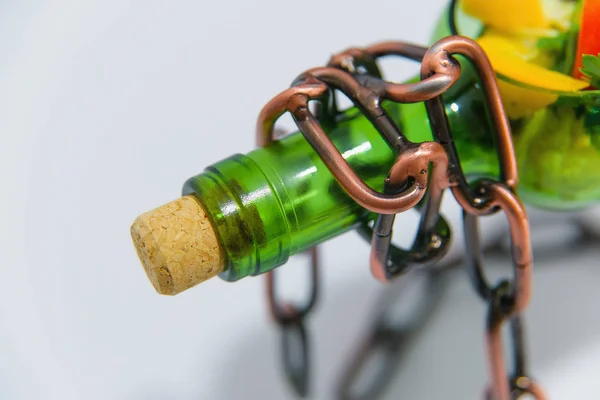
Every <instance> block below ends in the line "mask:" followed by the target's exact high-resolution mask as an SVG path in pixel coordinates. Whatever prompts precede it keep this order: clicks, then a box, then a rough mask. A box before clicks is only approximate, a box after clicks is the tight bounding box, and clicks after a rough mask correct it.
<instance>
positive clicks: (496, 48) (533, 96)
mask: <svg viewBox="0 0 600 400" xmlns="http://www.w3.org/2000/svg"><path fill="white" fill-rule="evenodd" d="M477 42H478V43H479V45H480V46H481V47H482V48H483V50H485V52H486V54H487V56H488V58H489V59H490V62H491V63H492V67H493V68H494V70H495V71H496V73H497V74H500V75H503V76H505V77H507V78H510V79H512V80H514V81H516V82H520V83H522V84H523V85H525V86H520V85H517V84H513V83H510V82H508V81H505V80H502V79H501V78H500V79H498V87H499V89H500V95H501V96H502V102H503V104H504V108H505V110H506V113H507V115H508V116H509V117H510V118H519V117H523V116H525V115H528V114H531V113H532V112H534V111H537V110H539V109H542V108H544V107H546V106H548V105H550V104H552V103H554V102H555V101H556V100H557V99H558V95H557V94H556V93H552V91H558V92H573V91H577V90H581V89H584V88H586V87H588V86H589V83H588V82H586V81H583V80H579V79H575V78H572V77H570V76H568V75H564V74H561V73H559V72H555V71H551V70H549V69H546V68H544V67H542V66H539V65H536V64H534V63H532V62H529V61H527V60H524V59H523V47H522V45H521V44H519V43H518V42H515V41H514V39H511V38H509V37H506V36H502V35H499V34H494V33H490V34H484V35H483V36H481V37H480V38H479V39H477ZM528 86H532V87H528Z"/></svg>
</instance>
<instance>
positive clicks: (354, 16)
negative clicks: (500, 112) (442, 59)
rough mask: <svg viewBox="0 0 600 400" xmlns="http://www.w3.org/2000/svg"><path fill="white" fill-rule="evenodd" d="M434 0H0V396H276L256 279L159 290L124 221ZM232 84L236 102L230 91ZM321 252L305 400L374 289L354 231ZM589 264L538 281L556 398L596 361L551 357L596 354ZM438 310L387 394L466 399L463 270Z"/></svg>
mask: <svg viewBox="0 0 600 400" xmlns="http://www.w3.org/2000/svg"><path fill="white" fill-rule="evenodd" d="M444 3H445V1H443V0H427V1H425V0H423V1H419V2H401V1H397V0H396V1H376V2H370V3H365V2H358V1H355V2H352V1H344V2H341V1H330V2H317V1H305V2H301V3H298V2H281V1H274V0H273V1H263V2H253V1H235V2H216V1H215V2H198V1H181V2H157V1H141V0H140V1H132V0H128V1H125V0H121V1H90V0H87V1H83V0H80V1H70V2H67V1H63V2H60V1H56V2H48V1H47V2H41V1H37V2H12V3H10V2H4V3H3V4H2V5H1V6H0V46H1V47H0V54H2V57H1V60H2V61H1V62H0V88H2V89H1V90H0V116H1V118H0V132H2V145H1V146H0V160H1V161H0V163H1V164H2V166H1V168H0V178H1V180H2V182H3V184H4V195H3V196H2V200H1V201H2V203H1V204H2V206H1V207H0V218H1V219H0V221H2V229H1V230H0V233H1V235H2V236H0V238H1V242H0V246H1V247H0V250H1V251H2V254H3V258H2V265H1V267H0V268H2V272H3V273H2V283H3V285H2V290H1V291H0V398H2V399H33V398H36V399H53V398H60V399H192V398H193V399H216V400H223V399H231V400H235V399H251V398H252V399H253V398H260V399H281V398H288V396H289V393H288V392H287V389H286V387H285V385H284V384H283V382H282V381H281V379H280V374H279V372H278V371H277V369H276V368H277V367H278V365H279V364H278V361H279V357H278V354H277V353H276V351H277V350H278V348H279V346H278V344H279V341H278V336H277V332H276V331H275V329H274V328H273V327H272V326H271V325H270V324H269V323H268V322H267V320H266V313H265V309H264V304H263V297H262V283H263V282H262V279H246V280H243V281H241V282H238V283H236V284H227V283H224V282H222V281H219V280H213V281H210V282H207V283H205V284H202V286H200V287H197V288H195V289H193V290H190V291H188V292H186V293H184V294H182V295H179V296H176V297H174V298H167V297H161V296H158V295H157V294H155V293H154V291H153V290H152V288H151V286H150V284H149V283H148V282H147V280H146V278H145V276H144V274H143V271H142V268H141V266H140V264H139V261H138V260H137V258H136V255H135V252H134V249H133V246H132V244H131V241H130V238H129V225H130V223H131V222H132V220H133V218H135V216H136V215H138V214H139V213H141V212H144V211H146V210H148V209H151V208H153V207H155V206H157V205H160V204H162V203H165V202H167V201H169V200H171V199H173V198H175V197H177V196H178V194H179V192H180V189H181V185H182V183H183V181H184V180H185V179H187V178H188V177H190V176H192V175H194V174H196V173H198V172H200V171H201V170H202V169H203V168H204V166H205V165H207V164H209V163H212V162H215V161H217V160H219V159H221V158H223V157H225V156H227V155H229V154H231V153H234V152H246V151H248V150H249V149H251V148H252V147H253V137H252V127H253V126H254V122H255V118H256V115H257V113H258V111H259V109H260V107H262V105H263V104H264V103H265V102H266V101H268V100H269V99H270V97H272V96H273V95H275V94H276V93H278V92H279V91H281V90H283V89H284V88H285V87H286V86H287V85H288V84H289V83H290V82H291V80H292V79H293V78H294V77H296V76H297V74H298V73H300V72H302V71H303V70H305V69H307V68H309V67H313V66H317V65H322V64H323V63H324V62H325V61H326V60H327V59H328V57H329V55H330V54H331V53H332V52H334V51H338V50H341V49H343V48H346V47H348V46H350V45H366V44H369V43H372V42H376V41H379V40H384V39H405V40H410V41H413V42H417V43H426V41H427V38H428V36H429V33H430V31H431V29H432V27H433V23H434V21H435V19H436V18H437V15H438V14H439V12H440V10H441V8H442V5H443V4H444ZM402 65H404V64H402ZM414 68H416V66H415V67H414ZM415 70H416V69H413V70H411V71H410V72H404V73H402V74H396V73H394V77H395V78H397V79H401V78H403V77H407V76H409V75H411V72H413V71H415ZM232 85H236V87H243V88H245V89H246V91H245V92H243V95H240V96H238V97H233V96H232V95H231V92H230V90H229V89H230V87H231V86H232ZM446 207H447V209H448V210H449V213H450V215H451V216H452V218H453V219H454V220H456V219H457V216H458V213H456V212H455V211H456V210H455V207H454V208H453V205H452V204H451V203H449V204H448V205H447V206H446ZM453 210H454V211H453ZM401 223H402V222H401ZM487 224H488V225H489V226H488V228H489V229H491V231H489V232H492V235H491V236H494V234H493V232H496V234H495V235H496V236H497V235H498V234H499V233H501V232H502V225H501V224H494V223H490V222H487ZM457 233H458V231H457ZM456 242H457V243H460V240H457V241H456ZM459 253H460V251H457V254H459ZM584 256H585V255H584ZM324 257H325V264H326V265H327V268H326V270H325V271H324V286H325V287H324V290H323V296H322V303H321V306H320V308H319V311H318V313H317V314H316V315H315V316H314V318H313V319H312V324H311V326H312V327H313V337H314V342H315V346H316V349H315V351H316V353H317V354H318V355H317V359H316V363H317V365H318V367H317V374H318V377H317V378H316V380H317V385H318V386H317V388H316V389H317V390H316V391H317V393H318V396H316V398H319V399H325V398H330V393H331V392H330V390H331V388H332V387H334V384H333V383H334V382H335V377H336V376H337V373H338V372H339V371H340V369H341V367H342V366H343V364H344V360H345V356H346V355H347V352H348V350H349V349H350V347H351V345H352V344H353V343H355V342H356V340H357V338H358V336H359V333H360V332H361V331H362V330H364V323H366V322H367V321H368V320H369V319H368V315H365V313H367V314H368V313H369V310H370V309H371V307H372V306H373V302H374V301H375V299H376V297H377V293H378V292H379V291H380V286H379V285H378V284H377V283H375V281H374V280H373V279H372V278H371V277H370V274H369V272H368V268H367V266H366V262H367V245H366V244H364V243H362V242H361V241H360V240H359V239H358V238H357V237H356V235H354V234H349V235H346V236H344V237H342V238H339V239H336V240H333V241H331V242H330V243H328V244H327V245H326V246H325V248H324ZM590 257H592V258H590ZM594 257H597V254H595V256H590V255H588V257H587V258H584V259H582V260H583V261H582V262H579V263H578V262H575V261H570V259H568V258H567V259H568V260H569V261H568V262H564V263H562V264H561V263H559V262H558V261H556V262H557V263H558V264H560V265H556V268H549V269H548V270H544V271H542V272H541V273H540V275H541V277H540V278H539V279H537V281H536V289H538V290H537V293H536V296H537V297H536V298H535V299H536V300H535V301H534V305H533V307H532V311H531V313H530V314H531V321H530V323H529V325H528V326H530V331H531V336H532V338H530V341H531V342H532V346H531V347H532V350H533V351H535V352H536V353H535V354H536V356H535V357H534V361H535V362H534V364H535V366H536V367H540V368H539V370H540V371H541V372H540V373H538V375H537V376H540V377H542V376H548V377H552V379H551V382H550V385H549V387H550V388H551V389H552V393H553V394H556V395H555V398H566V397H564V396H561V395H559V393H564V392H565V391H566V390H571V389H572V388H573V387H577V388H578V389H579V390H581V391H582V392H581V393H583V394H582V395H581V396H579V398H582V399H583V398H590V397H589V393H591V392H590V391H589V389H591V388H592V386H591V383H590V382H589V381H586V382H584V383H582V384H579V381H576V382H575V381H569V380H568V379H565V380H564V381H563V379H562V378H563V377H568V376H571V375H577V376H578V377H581V376H582V374H584V373H585V372H586V371H590V369H583V367H581V369H580V368H579V367H578V365H584V363H587V365H592V364H590V363H593V365H594V366H595V367H594V368H595V370H596V371H597V370H598V364H597V361H596V363H594V361H595V360H597V358H594V357H591V358H590V357H588V358H587V360H583V359H582V360H583V361H582V360H578V359H577V360H573V361H572V362H570V363H569V364H565V363H563V361H562V360H563V359H564V357H565V355H566V352H567V351H568V350H569V349H571V348H573V346H576V347H577V348H579V349H580V351H581V352H582V353H583V354H587V355H588V356H589V355H590V354H592V353H591V352H592V351H596V353H593V354H599V353H600V349H598V346H597V345H595V347H591V346H592V344H594V343H596V342H597V339H598V336H599V335H598V333H599V331H600V329H598V326H597V325H598V324H597V323H593V322H590V321H588V322H585V321H586V318H585V316H586V315H587V314H586V311H585V308H586V307H588V308H590V309H591V304H592V303H595V302H597V300H598V296H597V295H596V294H595V291H596V290H595V289H596V288H597V287H598V286H597V285H598V283H599V282H598V276H597V275H595V274H594V273H595V271H592V267H591V264H590V263H593V262H592V261H590V260H594V259H595V258H594ZM585 260H587V261H585ZM302 261H303V260H293V261H292V262H291V265H290V266H289V267H287V268H286V274H285V276H286V278H285V282H287V283H288V285H286V287H289V286H291V285H289V283H290V282H295V281H296V280H297V279H301V278H302V277H303V275H304V274H303V273H304V269H303V268H302ZM296 265H297V266H298V267H295V266H296ZM578 266H581V267H580V269H581V271H580V272H579V273H575V272H574V271H579V269H578V268H579V267H578ZM564 285H567V287H566V288H564V289H563V292H560V293H562V295H560V297H558V296H557V294H556V293H557V292H556V291H555V290H556V289H560V288H562V287H563V286H564ZM289 290H291V291H292V292H298V289H297V288H291V287H290V288H289ZM552 301H553V302H554V303H556V304H555V306H553V307H550V308H544V305H545V304H547V303H551V302H552ZM444 304H445V305H444V309H443V310H442V311H441V312H440V315H441V316H440V318H439V319H436V321H435V326H436V327H438V328H437V329H433V330H432V329H430V330H428V331H427V332H428V333H427V334H426V335H425V336H424V337H423V341H424V342H422V343H420V344H419V345H418V346H417V347H416V348H415V350H414V351H413V352H411V355H410V359H411V360H413V362H414V363H416V364H415V365H416V367H414V368H408V369H407V373H404V374H401V375H400V377H399V380H398V385H400V384H401V383H403V384H402V385H400V386H399V388H396V390H395V392H394V393H396V394H398V393H404V394H406V393H412V394H413V395H412V396H411V397H403V398H441V397H431V396H434V394H433V392H428V391H434V392H435V391H436V390H438V392H437V393H438V394H440V393H442V395H443V396H444V398H457V399H464V398H475V397H476V396H477V393H479V391H480V388H481V386H482V384H483V383H482V382H481V380H482V379H483V378H484V377H485V373H484V371H483V369H482V366H483V355H482V353H481V349H480V343H479V342H478V340H480V338H481V331H480V328H481V327H482V324H483V321H482V315H481V312H482V306H481V304H480V303H479V302H478V301H477V299H476V298H475V297H474V295H473V294H472V293H471V291H470V289H468V288H467V285H466V282H465V280H464V276H461V277H460V279H458V280H457V283H456V285H455V286H452V289H451V290H450V295H449V296H448V299H447V300H445V303H444ZM571 322H573V324H574V325H573V327H572V328H570V327H571V325H570V323H571ZM586 323H587V325H586ZM463 324H464V326H463ZM340 332H341V333H340ZM432 335H433V336H432ZM557 335H558V336H557ZM428 343H431V345H430V344H428ZM419 346H421V347H419ZM438 351H439V352H450V353H438ZM459 351H460V353H461V354H460V357H459V358H457V357H455V356H454V355H453V353H452V352H459ZM590 359H591V361H590ZM565 365H567V366H569V365H572V366H573V367H571V368H567V367H565ZM554 366H556V368H555V367H554ZM565 368H566V369H565ZM557 371H558V372H557ZM430 379H434V382H436V384H435V385H431V384H430V382H431V380H430ZM440 390H441V391H442V392H439V391H440ZM423 391H424V392H427V393H429V396H428V395H426V394H427V393H424V392H423ZM465 393H466V394H465ZM586 393H588V395H587V396H586ZM471 396H472V397H471ZM569 398H575V397H572V396H571V397H569Z"/></svg>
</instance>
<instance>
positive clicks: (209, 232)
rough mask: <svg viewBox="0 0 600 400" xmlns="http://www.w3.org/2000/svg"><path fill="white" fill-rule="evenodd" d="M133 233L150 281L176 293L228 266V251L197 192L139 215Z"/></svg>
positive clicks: (165, 290)
mask: <svg viewBox="0 0 600 400" xmlns="http://www.w3.org/2000/svg"><path fill="white" fill-rule="evenodd" d="M131 237H132V239H133V243H134V245H135V248H136V251H137V254H138V256H139V258H140V261H141V262H142V265H143V266H144V269H145V271H146V274H147V275H148V278H149V279H150V282H151V283H152V285H153V286H154V288H155V289H156V291H157V292H158V293H160V294H165V295H175V294H177V293H181V292H183V291H184V290H186V289H189V288H191V287H192V286H195V285H197V284H199V283H201V282H204V281H205V280H207V279H209V278H212V277H213V276H215V275H218V274H219V273H221V272H222V271H223V270H224V269H225V255H224V252H223V249H222V248H221V245H220V243H219V241H218V239H217V234H216V232H215V229H214V228H213V226H212V225H211V223H210V220H209V219H208V216H207V214H206V211H205V210H204V208H203V207H202V205H201V204H200V202H199V201H198V199H197V198H196V197H194V196H193V195H188V196H184V197H181V198H179V199H177V200H175V201H172V202H170V203H167V204H165V205H163V206H160V207H158V208H155V209H154V210H151V211H148V212H147V213H145V214H142V215H140V216H139V217H137V218H136V220H135V221H134V222H133V225H132V226H131Z"/></svg>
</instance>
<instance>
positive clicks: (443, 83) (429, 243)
mask: <svg viewBox="0 0 600 400" xmlns="http://www.w3.org/2000/svg"><path fill="white" fill-rule="evenodd" d="M457 54H458V55H462V56H465V57H467V58H468V59H469V60H470V61H471V62H472V64H473V65H474V67H475V69H476V71H477V74H478V76H479V80H480V83H481V85H482V87H483V90H484V93H485V96H486V101H487V105H488V108H489V111H490V115H491V117H492V121H493V126H494V133H493V134H494V135H495V139H496V140H495V143H496V146H497V150H498V155H499V161H500V179H499V180H497V181H496V180H479V181H477V182H475V183H474V184H471V183H469V182H468V181H467V178H466V176H465V175H464V173H463V171H462V169H461V166H460V159H459V155H458V152H457V150H456V147H455V145H454V142H453V138H452V133H451V129H450V126H449V122H448V119H447V116H446V114H445V108H444V103H443V101H442V98H441V96H442V95H443V93H444V92H446V91H447V90H448V88H450V87H451V86H452V85H453V84H454V83H455V82H456V81H457V80H458V79H459V77H460V74H461V69H460V64H459V63H458V61H457V60H456V59H455V58H454V57H453V56H454V55H457ZM389 55H397V56H402V57H405V58H409V59H412V60H415V61H421V81H420V82H415V83H408V84H402V83H393V82H388V81H385V80H383V79H382V78H381V72H380V69H379V67H378V65H377V63H376V61H377V60H378V59H379V58H381V57H385V56H389ZM336 92H342V93H343V94H345V95H346V96H347V97H348V98H349V99H350V100H351V101H352V102H353V103H354V105H356V106H357V107H358V109H359V110H360V111H362V113H363V114H364V115H365V116H366V117H367V118H368V119H369V121H370V122H371V123H372V124H373V126H374V127H375V128H376V129H377V130H378V132H379V133H380V134H381V135H382V137H383V138H385V140H386V141H387V142H388V143H389V144H390V146H391V147H393V148H395V149H396V150H397V151H398V156H397V158H396V160H395V163H394V165H393V166H392V168H391V170H390V172H389V175H388V178H387V180H386V190H385V191H384V193H379V192H377V191H374V190H373V189H371V188H370V187H369V186H368V185H367V184H366V183H365V182H363V181H362V180H361V179H360V177H359V176H358V175H357V174H356V173H355V172H354V171H353V170H352V168H351V167H350V165H349V164H348V163H347V162H346V160H345V159H344V158H343V156H342V155H341V154H340V152H339V151H338V150H337V149H336V148H335V146H334V144H333V143H332V141H331V140H330V139H329V138H328V137H327V135H326V134H325V132H324V131H323V129H322V128H321V125H320V121H321V119H320V118H329V117H332V116H333V118H334V119H333V121H334V120H335V114H336V112H337V111H336V109H335V93H336ZM384 100H387V101H394V102H402V103H408V102H425V105H426V108H427V113H428V117H429V122H430V126H431V129H432V132H433V136H434V139H435V141H434V142H424V143H418V144H417V143H412V142H411V141H409V140H408V139H407V138H406V137H405V136H404V134H403V133H402V132H401V130H400V129H399V128H398V126H397V125H396V123H395V122H394V121H393V120H392V119H391V118H390V117H389V116H388V115H387V113H386V112H385V109H384V108H383V107H382V106H381V102H382V101H384ZM310 101H317V102H319V106H320V107H321V108H320V109H319V110H320V111H322V113H321V112H319V114H318V115H315V114H313V112H311V110H310V108H309V102H310ZM286 112H289V113H290V114H291V115H292V117H293V119H294V121H295V123H296V125H297V126H298V128H299V130H300V132H302V134H303V135H304V136H305V138H306V139H307V141H308V142H309V143H310V144H311V146H312V147H313V148H314V150H315V151H316V152H317V153H318V154H319V156H320V157H321V159H322V160H323V162H324V163H325V165H326V166H327V168H328V169H329V171H330V172H331V173H332V175H333V176H334V177H335V179H336V180H337V182H338V183H339V184H340V186H341V187H342V188H343V189H344V190H345V192H346V193H347V194H348V195H349V196H350V197H351V198H352V199H354V201H356V202H357V203H358V204H360V205H361V206H362V207H363V208H365V209H367V210H370V211H372V212H375V213H377V214H379V216H378V218H377V220H376V222H375V225H374V228H373V229H372V230H370V231H369V230H368V229H366V230H365V229H362V231H363V233H364V232H367V231H368V232H369V235H370V240H371V244H372V249H371V255H370V264H371V271H372V273H373V275H374V276H375V277H376V278H377V279H378V280H380V281H389V280H390V279H392V278H393V277H395V276H398V275H400V274H402V273H403V272H406V271H409V270H410V269H411V268H410V267H411V266H412V265H413V264H414V265H417V264H421V265H422V264H425V263H427V262H430V261H433V260H436V259H437V258H439V257H441V256H442V255H443V254H444V251H445V245H446V243H448V242H449V229H447V225H445V221H444V220H443V218H442V217H441V215H440V214H439V208H440V203H441V200H442V196H443V192H444V190H445V189H446V188H450V189H451V190H452V193H453V195H454V197H455V198H456V200H457V201H458V203H459V204H460V205H461V207H462V208H463V211H464V223H465V238H466V244H467V255H468V256H469V261H470V262H469V265H470V266H469V272H470V276H471V280H472V283H473V285H474V287H475V290H476V291H477V292H478V293H479V295H480V296H481V297H482V298H483V299H484V300H485V301H486V302H487V303H488V306H489V309H488V323H487V331H486V337H487V353H488V367H489V372H490V377H491V385H490V388H489V391H488V394H489V395H491V396H492V397H493V398H494V399H495V400H510V399H511V396H513V395H515V394H519V393H521V394H522V393H530V394H531V395H533V396H535V398H538V399H545V395H544V394H543V391H542V390H541V388H540V387H538V386H537V385H536V384H535V383H533V382H532V381H531V380H530V379H529V378H528V377H527V374H526V372H525V366H524V365H525V361H524V360H525V358H524V345H523V338H522V327H521V317H520V315H521V313H522V312H523V311H524V309H525V308H526V306H527V305H528V303H529V300H530V297H531V280H532V268H533V257H532V249H531V244H530V231H529V222H528V218H527V214H526V212H525V208H524V206H523V204H522V203H521V201H520V200H519V198H518V196H517V195H516V194H515V189H516V187H517V184H518V173H517V165H516V157H515V153H514V148H513V143H512V137H511V131H510V126H509V122H508V118H507V117H506V114H505V112H504V109H503V107H502V102H501V98H500V94H499V90H498V86H497V83H496V79H495V75H494V71H493V69H492V67H491V65H490V62H489V60H488V58H487V56H486V55H485V53H484V52H483V50H482V49H481V48H480V47H479V46H478V45H477V43H476V42H474V41H473V40H471V39H468V38H464V37H460V36H451V37H448V38H445V39H442V40H440V41H438V42H437V43H435V44H434V45H433V46H432V47H430V48H429V49H426V48H424V47H421V46H416V45H412V44H408V43H402V42H383V43H379V44H375V45H372V46H369V47H367V48H364V49H359V48H350V49H347V50H345V51H343V52H341V53H338V54H336V55H334V56H333V57H332V58H331V60H330V62H329V64H328V67H319V68H313V69H310V70H308V71H306V72H305V73H303V74H302V75H300V76H299V77H298V78H297V79H296V80H294V82H293V84H292V87H291V88H289V89H287V90H285V91H283V92H282V93H280V94H279V95H277V96H275V97H274V98H273V99H272V100H271V101H270V102H269V103H267V105H265V107H264V108H263V109H262V111H261V112H260V115H259V118H258V122H257V127H256V128H257V129H256V135H257V136H256V138H257V143H258V145H259V146H265V145H267V144H269V143H270V142H271V141H272V140H273V129H274V125H275V122H276V121H277V119H278V118H279V117H280V116H281V115H282V114H284V113H286ZM425 195H427V197H426V198H425V200H426V201H425V202H424V207H422V210H421V212H422V217H421V222H420V225H419V231H418V233H417V239H416V240H415V243H414V244H413V247H412V248H411V249H410V250H409V251H402V250H400V249H398V248H395V247H393V246H392V244H391V238H392V226H393V223H394V217H395V214H397V213H400V212H403V211H406V210H408V209H410V208H413V207H415V206H417V204H419V203H420V202H421V201H422V200H423V199H424V196H425ZM497 211H503V212H504V213H505V214H506V216H507V218H508V222H509V225H510V238H511V249H512V250H511V257H512V264H513V270H514V273H513V277H512V278H511V279H506V280H503V281H501V282H500V283H499V284H497V285H496V286H493V287H492V286H490V284H489V283H488V280H487V278H486V274H485V272H484V268H483V262H482V259H481V254H480V250H479V242H478V232H477V218H478V217H480V216H484V215H490V214H492V213H495V212H497ZM363 228H364V227H363ZM369 229H370V228H369ZM442 231H444V232H448V233H447V234H446V236H445V237H441V236H442V235H441V234H440V232H442ZM392 253H393V254H395V255H396V256H398V254H400V257H399V258H398V259H395V258H394V255H393V254H392ZM311 255H312V264H311V266H312V281H311V285H312V289H311V293H310V295H309V300H308V302H307V303H306V305H304V307H302V308H299V307H297V306H294V305H292V304H290V303H279V302H278V300H277V299H276V296H275V284H274V272H269V273H268V274H267V298H268V302H269V309H270V311H271V314H272V316H273V318H274V319H275V320H276V321H277V322H278V323H279V324H280V325H286V324H287V325H290V324H299V325H298V326H299V327H301V328H302V329H303V325H302V321H303V318H304V316H305V315H306V314H307V313H308V312H309V311H310V310H311V308H312V307H313V305H314V303H315V301H316V298H317V288H318V274H317V272H318V259H317V250H316V248H314V249H313V250H312V253H311ZM505 322H510V323H511V326H512V328H513V350H514V355H515V368H514V372H513V374H507V372H506V369H505V363H504V354H503V351H502V338H501V329H502V326H503V324H504V323H505ZM305 342H306V341H305ZM304 346H306V344H304ZM287 350H289V349H287ZM305 350H306V349H305ZM305 375H306V374H305ZM302 377H303V378H306V376H304V375H303V376H302Z"/></svg>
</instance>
